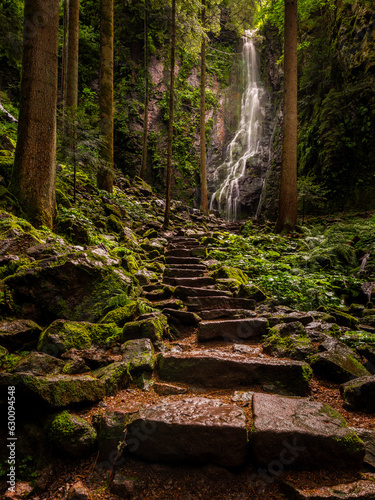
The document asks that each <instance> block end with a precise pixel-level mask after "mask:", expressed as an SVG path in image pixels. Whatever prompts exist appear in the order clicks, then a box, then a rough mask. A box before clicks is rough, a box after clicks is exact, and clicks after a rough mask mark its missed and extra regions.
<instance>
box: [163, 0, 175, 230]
mask: <svg viewBox="0 0 375 500" xmlns="http://www.w3.org/2000/svg"><path fill="white" fill-rule="evenodd" d="M175 63H176V0H172V25H171V73H170V85H169V122H168V148H167V186H166V201H165V214H164V228H165V229H166V228H167V227H168V226H169V218H170V213H171V180H172V146H173V118H174V70H175Z"/></svg>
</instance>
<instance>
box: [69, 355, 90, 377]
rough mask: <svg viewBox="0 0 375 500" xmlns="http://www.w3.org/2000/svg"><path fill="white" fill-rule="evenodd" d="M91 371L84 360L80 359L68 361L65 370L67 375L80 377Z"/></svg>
mask: <svg viewBox="0 0 375 500" xmlns="http://www.w3.org/2000/svg"><path fill="white" fill-rule="evenodd" d="M89 371H90V368H89V367H88V366H87V365H86V363H85V361H84V359H82V358H78V357H77V358H75V359H73V360H72V361H68V362H67V363H66V365H65V366H64V370H63V372H64V373H65V374H66V375H80V374H82V373H87V372H89Z"/></svg>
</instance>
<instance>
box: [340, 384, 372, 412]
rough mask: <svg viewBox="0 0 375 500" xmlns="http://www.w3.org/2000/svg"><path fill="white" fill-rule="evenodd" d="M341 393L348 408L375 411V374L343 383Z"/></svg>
mask: <svg viewBox="0 0 375 500" xmlns="http://www.w3.org/2000/svg"><path fill="white" fill-rule="evenodd" d="M340 393H341V396H342V398H343V400H344V405H345V407H346V408H348V409H350V410H355V411H365V412H371V413H374V412H375V375H373V376H366V377H359V378H357V379H355V380H350V381H348V382H346V383H345V384H343V385H341V387H340Z"/></svg>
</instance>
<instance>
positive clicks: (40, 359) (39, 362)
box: [13, 352, 65, 375]
mask: <svg viewBox="0 0 375 500" xmlns="http://www.w3.org/2000/svg"><path fill="white" fill-rule="evenodd" d="M64 366H65V363H64V362H63V361H61V360H60V359H57V358H55V357H54V356H50V355H49V354H45V353H41V352H30V353H29V354H27V355H26V356H23V357H22V358H21V359H20V360H19V361H18V363H17V364H16V366H15V367H14V370H13V371H14V372H15V373H33V374H34V375H57V374H58V373H62V371H63V369H64Z"/></svg>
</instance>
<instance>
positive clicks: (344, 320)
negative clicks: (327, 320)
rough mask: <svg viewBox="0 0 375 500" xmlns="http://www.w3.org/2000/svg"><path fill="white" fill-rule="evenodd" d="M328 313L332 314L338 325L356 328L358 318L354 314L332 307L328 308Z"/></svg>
mask: <svg viewBox="0 0 375 500" xmlns="http://www.w3.org/2000/svg"><path fill="white" fill-rule="evenodd" d="M329 313H330V314H332V316H334V318H335V319H336V322H337V324H338V325H340V326H347V327H349V328H352V329H353V330H356V329H357V327H358V324H359V320H358V319H357V318H355V317H354V316H351V315H350V314H347V313H344V312H342V311H339V310H337V309H334V308H333V307H330V308H329Z"/></svg>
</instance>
